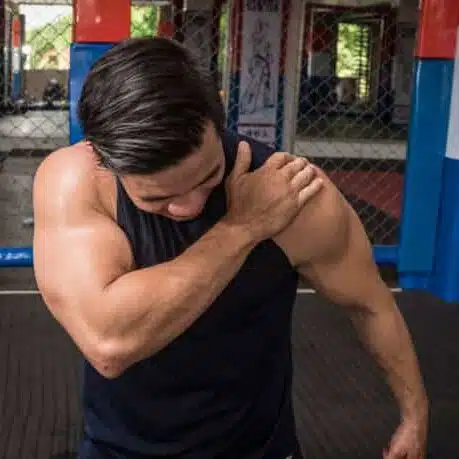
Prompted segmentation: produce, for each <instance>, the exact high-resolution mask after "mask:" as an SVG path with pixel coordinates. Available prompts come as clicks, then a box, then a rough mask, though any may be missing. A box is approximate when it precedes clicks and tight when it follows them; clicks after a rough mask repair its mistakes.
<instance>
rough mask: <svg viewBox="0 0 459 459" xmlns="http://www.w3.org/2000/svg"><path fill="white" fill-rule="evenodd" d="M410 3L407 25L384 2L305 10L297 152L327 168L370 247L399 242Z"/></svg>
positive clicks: (410, 59)
mask: <svg viewBox="0 0 459 459" xmlns="http://www.w3.org/2000/svg"><path fill="white" fill-rule="evenodd" d="M405 3H406V2H405ZM412 3H413V2H412ZM416 7H417V5H414V4H413V5H412V7H411V13H412V14H411V17H408V19H410V20H411V21H409V22H405V23H404V22H401V21H400V11H399V10H396V9H394V8H392V7H391V5H389V4H388V5H378V6H375V7H366V8H340V7H324V6H312V5H308V6H307V7H306V11H305V34H304V40H305V42H304V54H303V56H302V65H301V75H300V89H299V109H298V125H297V138H296V148H297V152H298V153H300V154H307V155H308V156H310V157H312V158H313V160H314V161H315V162H316V163H318V164H320V165H321V166H322V167H323V168H324V169H325V170H326V171H327V172H328V174H329V175H330V177H331V178H332V179H333V180H334V182H335V183H336V184H337V185H338V186H339V188H340V189H341V190H342V192H343V193H344V194H345V195H346V197H347V198H348V199H349V201H350V202H351V203H352V204H353V206H354V208H355V209H356V211H357V212H358V214H359V215H360V217H361V219H362V220H363V222H364V224H365V226H366V229H367V233H368V234H369V236H370V238H371V240H372V242H373V243H375V244H396V243H397V241H398V230H399V221H400V216H401V215H400V214H401V203H402V188H403V172H404V163H405V152H406V142H407V137H408V129H407V125H408V115H409V104H410V86H411V78H412V65H413V55H414V46H415V34H416V19H417V17H416ZM408 16H409V15H408Z"/></svg>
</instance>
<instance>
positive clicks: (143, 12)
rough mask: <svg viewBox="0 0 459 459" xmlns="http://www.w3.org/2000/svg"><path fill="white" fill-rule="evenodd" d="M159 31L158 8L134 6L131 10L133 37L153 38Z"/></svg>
mask: <svg viewBox="0 0 459 459" xmlns="http://www.w3.org/2000/svg"><path fill="white" fill-rule="evenodd" d="M157 30H158V8H157V7H156V6H133V7H132V8H131V37H152V36H153V35H156V31H157Z"/></svg>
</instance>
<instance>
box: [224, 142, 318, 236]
mask: <svg viewBox="0 0 459 459" xmlns="http://www.w3.org/2000/svg"><path fill="white" fill-rule="evenodd" d="M251 159H252V158H251V151H250V146H249V145H248V144H247V143H246V142H241V143H240V144H239V148H238V154H237V158H236V164H235V166H234V169H233V171H232V173H231V175H230V176H229V177H228V180H227V183H226V186H227V195H228V214H227V217H226V218H227V221H230V222H231V223H232V224H236V225H240V226H244V227H246V228H247V229H249V231H250V232H251V234H252V235H253V237H254V239H255V240H256V241H262V240H264V239H268V238H270V237H273V236H274V235H276V234H277V233H279V232H280V231H282V230H283V229H284V228H285V227H286V226H287V225H288V224H289V223H291V221H292V220H293V219H294V218H295V217H296V216H297V215H298V214H299V212H300V211H301V209H302V208H303V207H304V205H305V204H306V202H308V200H309V199H310V198H311V197H313V196H314V195H315V194H316V193H317V192H318V191H319V190H320V188H321V186H322V184H323V181H322V179H321V178H319V177H318V176H317V175H316V172H315V169H314V167H313V166H312V165H311V164H309V163H308V161H307V160H306V159H304V158H298V157H295V156H292V155H289V154H286V153H274V154H273V155H272V156H271V157H270V158H269V159H268V160H267V161H266V163H265V164H264V165H263V166H262V167H260V168H259V169H257V170H256V171H255V172H248V171H249V168H250V165H251Z"/></svg>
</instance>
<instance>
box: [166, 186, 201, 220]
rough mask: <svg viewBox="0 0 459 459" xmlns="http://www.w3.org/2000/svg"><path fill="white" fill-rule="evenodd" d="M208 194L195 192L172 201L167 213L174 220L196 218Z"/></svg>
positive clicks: (199, 191)
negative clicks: (174, 218)
mask: <svg viewBox="0 0 459 459" xmlns="http://www.w3.org/2000/svg"><path fill="white" fill-rule="evenodd" d="M208 197H209V192H207V191H203V190H195V191H192V192H191V193H188V194H186V195H185V196H181V197H180V198H177V199H174V201H172V202H171V203H169V206H168V208H167V211H168V213H169V214H170V215H171V216H173V217H176V218H194V217H197V216H198V215H199V214H200V213H201V212H202V209H203V208H204V206H205V204H206V201H207V198H208Z"/></svg>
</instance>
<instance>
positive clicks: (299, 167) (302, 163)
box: [282, 158, 314, 180]
mask: <svg viewBox="0 0 459 459" xmlns="http://www.w3.org/2000/svg"><path fill="white" fill-rule="evenodd" d="M305 170H306V171H307V173H308V174H310V173H313V172H314V169H313V167H312V165H310V164H309V162H308V161H307V160H306V159H305V158H295V159H294V160H292V161H290V162H289V163H287V164H286V165H285V166H284V167H283V168H282V172H284V173H285V174H286V176H287V178H288V179H289V180H295V179H296V177H297V176H298V174H301V173H302V172H303V171H305ZM311 178H312V175H311Z"/></svg>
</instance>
